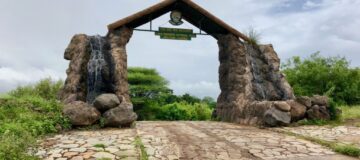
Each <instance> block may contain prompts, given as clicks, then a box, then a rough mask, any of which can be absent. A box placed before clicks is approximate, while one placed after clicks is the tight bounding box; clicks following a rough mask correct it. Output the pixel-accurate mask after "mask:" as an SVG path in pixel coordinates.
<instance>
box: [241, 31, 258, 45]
mask: <svg viewBox="0 0 360 160" xmlns="http://www.w3.org/2000/svg"><path fill="white" fill-rule="evenodd" d="M245 33H246V36H247V37H248V38H249V41H248V43H249V44H251V45H252V46H256V47H257V46H258V44H259V41H260V33H258V32H257V31H256V30H255V29H254V28H249V29H248V31H247V32H245Z"/></svg>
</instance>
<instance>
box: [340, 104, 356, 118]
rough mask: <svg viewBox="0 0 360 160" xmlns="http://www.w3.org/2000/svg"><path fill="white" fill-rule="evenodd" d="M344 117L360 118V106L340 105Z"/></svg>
mask: <svg viewBox="0 0 360 160" xmlns="http://www.w3.org/2000/svg"><path fill="white" fill-rule="evenodd" d="M339 108H340V109H341V110H342V118H343V119H360V106H359V105H357V106H340V107H339Z"/></svg>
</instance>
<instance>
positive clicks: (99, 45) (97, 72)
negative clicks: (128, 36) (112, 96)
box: [86, 35, 107, 103]
mask: <svg viewBox="0 0 360 160" xmlns="http://www.w3.org/2000/svg"><path fill="white" fill-rule="evenodd" d="M105 43H106V42H105V40H104V38H103V37H101V36H99V35H97V36H92V37H90V49H91V53H90V59H89V62H88V64H87V70H88V78H87V87H88V88H87V90H88V92H87V97H86V100H87V102H88V103H92V102H93V101H94V99H95V98H96V97H97V96H98V95H99V94H101V92H102V88H103V86H104V78H103V77H104V75H103V70H104V68H105V67H106V66H107V62H106V60H105V55H104V54H105V51H104V44H105Z"/></svg>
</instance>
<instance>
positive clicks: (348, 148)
mask: <svg viewBox="0 0 360 160" xmlns="http://www.w3.org/2000/svg"><path fill="white" fill-rule="evenodd" d="M281 132H282V133H285V134H287V135H290V136H295V137H297V138H300V139H304V140H307V141H311V142H314V143H317V144H320V145H322V146H325V147H327V148H330V149H331V150H332V151H334V152H337V153H340V154H343V155H347V156H352V157H360V148H358V147H356V146H354V145H349V144H340V143H337V142H330V141H326V140H322V139H319V138H314V137H310V136H303V135H299V134H296V133H292V132H287V131H281Z"/></svg>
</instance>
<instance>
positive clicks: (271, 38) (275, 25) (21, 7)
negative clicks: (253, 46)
mask: <svg viewBox="0 0 360 160" xmlns="http://www.w3.org/2000/svg"><path fill="white" fill-rule="evenodd" d="M157 2H159V0H121V1H119V0H106V1H100V0H61V1H59V0H31V1H30V0H0V21H1V23H0V93H1V92H6V91H9V90H10V89H13V88H15V87H16V86H17V85H24V84H29V83H34V82H36V81H38V80H39V79H42V78H46V77H52V78H53V79H65V78H66V74H65V70H66V69H67V66H68V63H69V62H68V61H66V60H64V59H63V53H64V50H65V48H66V47H67V45H68V44H69V42H70V39H71V37H72V36H73V35H74V34H77V33H85V34H88V35H95V34H100V35H105V34H106V33H107V28H106V26H107V25H108V24H110V23H112V22H114V21H116V20H118V19H121V18H124V17H126V16H128V15H131V14H133V13H135V12H137V11H140V10H141V9H144V8H146V7H149V6H151V5H153V4H156V3H157ZM194 2H196V3H198V4H199V5H201V6H203V7H204V8H205V9H207V10H208V11H210V12H212V13H213V14H214V15H216V16H218V17H219V18H221V19H223V20H224V21H225V22H227V23H228V24H230V25H232V26H233V27H234V28H236V29H238V30H239V31H242V32H244V31H246V30H248V29H249V28H250V27H252V28H254V29H255V30H257V31H258V32H260V33H261V43H264V44H267V43H272V44H273V45H274V48H275V50H276V51H277V53H278V55H279V57H280V58H281V59H282V60H283V61H284V60H286V59H288V58H290V57H292V56H295V55H296V56H301V57H307V56H309V55H310V54H311V53H314V52H316V51H320V52H321V54H322V55H325V56H336V55H340V56H345V57H346V58H348V59H349V60H351V65H352V66H354V67H358V66H360V53H359V51H360V9H359V8H360V1H359V0H221V1H219V0H194ZM168 19H169V15H164V16H163V17H161V18H159V19H157V20H156V21H154V27H159V26H170V25H169V24H168V23H166V22H167V21H168ZM147 27H148V26H147V25H144V26H142V28H147ZM181 27H182V28H193V27H192V26H191V25H190V24H184V25H182V26H181ZM127 49H128V63H129V66H142V67H151V68H156V69H157V70H158V71H159V72H160V73H161V75H162V76H164V77H166V78H167V79H168V80H169V81H170V87H171V88H172V89H174V91H175V93H176V94H183V93H186V92H188V93H191V94H193V95H196V96H200V97H203V96H212V97H214V98H216V97H217V96H218V94H219V92H220V91H219V85H218V74H217V73H218V66H219V62H218V58H217V57H218V48H217V44H216V41H215V39H213V38H212V37H210V36H199V37H197V38H195V39H193V40H192V41H174V40H160V39H159V37H156V36H154V35H153V33H147V32H135V33H134V35H133V38H132V39H131V41H130V43H129V45H128V47H127Z"/></svg>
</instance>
